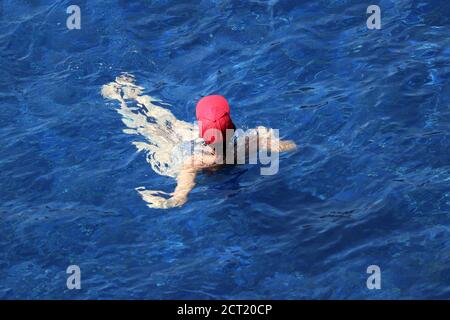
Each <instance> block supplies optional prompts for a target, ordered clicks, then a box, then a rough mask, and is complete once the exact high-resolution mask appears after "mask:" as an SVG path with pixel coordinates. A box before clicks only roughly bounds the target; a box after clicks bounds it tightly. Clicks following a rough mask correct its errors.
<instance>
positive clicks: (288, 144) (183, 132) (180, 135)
mask: <svg viewBox="0 0 450 320" xmlns="http://www.w3.org/2000/svg"><path fill="white" fill-rule="evenodd" d="M141 93H142V88H141V87H138V86H136V85H135V84H134V77H133V76H131V75H128V74H125V75H122V76H120V77H118V78H117V79H116V81H115V82H112V83H110V84H107V85H105V86H103V88H102V95H103V96H104V97H105V98H108V99H116V100H118V101H119V102H120V108H119V109H118V112H119V113H120V114H121V115H122V116H123V119H122V120H123V122H124V123H125V124H126V125H127V127H128V129H127V130H125V132H126V133H129V134H138V135H141V136H143V137H144V138H145V140H146V142H134V144H135V145H136V147H137V148H138V150H139V151H141V150H145V151H146V152H147V161H148V162H149V163H150V164H151V166H152V168H153V170H154V171H155V172H157V173H159V174H161V175H168V176H171V177H174V178H175V179H176V181H177V186H176V188H175V190H174V192H173V193H165V192H162V191H155V190H146V189H145V188H142V187H140V188H137V189H136V190H137V191H138V192H139V193H140V194H141V196H142V198H143V199H144V201H146V202H147V205H148V206H149V207H151V208H165V209H167V208H173V207H178V206H182V205H183V204H185V203H186V201H187V199H188V195H189V192H190V191H191V190H192V189H193V188H194V186H195V178H196V176H197V173H198V172H199V171H201V170H204V169H208V168H212V169H215V168H218V167H220V166H223V165H230V164H242V163H245V159H248V158H249V157H250V158H251V157H254V156H255V155H256V154H257V153H258V152H262V151H268V152H271V153H279V152H283V151H289V150H292V149H295V148H296V145H295V143H294V142H293V141H282V140H279V139H278V137H277V135H276V134H275V131H274V130H272V129H267V128H265V127H257V128H256V129H253V130H247V131H246V132H245V133H244V132H243V131H242V130H236V127H235V125H234V123H233V121H232V120H231V116H230V108H229V105H228V102H227V100H226V99H225V98H224V97H222V96H219V95H211V96H207V97H204V98H202V99H201V100H200V101H199V102H198V103H197V106H196V118H197V123H198V125H197V126H196V125H195V124H190V123H187V122H184V121H180V120H178V119H176V118H175V116H174V115H173V114H172V113H171V112H170V111H169V110H168V109H166V108H163V107H161V106H158V105H157V103H159V104H161V102H159V101H157V100H156V99H153V98H151V97H149V96H146V95H141ZM127 100H134V101H136V102H137V106H129V105H128V104H127V102H126V101H127ZM250 163H252V162H250ZM254 163H256V162H254Z"/></svg>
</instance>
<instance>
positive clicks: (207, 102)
mask: <svg viewBox="0 0 450 320" xmlns="http://www.w3.org/2000/svg"><path fill="white" fill-rule="evenodd" d="M196 117H197V121H198V123H199V132H200V138H203V139H205V142H206V143H207V144H210V143H217V142H221V141H222V140H223V139H224V138H225V137H226V130H227V129H236V127H235V126H234V124H233V121H231V117H230V107H229V106H228V102H227V100H226V99H225V98H224V97H222V96H219V95H213V96H206V97H204V98H202V99H200V101H199V102H198V103H197V107H196ZM209 129H216V130H218V131H220V132H221V133H222V137H220V135H218V134H215V133H214V131H213V130H211V131H210V132H208V134H207V135H206V131H208V130H209Z"/></svg>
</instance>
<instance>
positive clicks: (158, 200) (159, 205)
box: [136, 188, 187, 209]
mask: <svg viewBox="0 0 450 320" xmlns="http://www.w3.org/2000/svg"><path fill="white" fill-rule="evenodd" d="M136 190H137V191H138V192H139V193H140V195H141V197H142V199H143V200H144V201H145V202H146V203H147V206H148V207H149V208H153V209H170V208H175V207H181V206H182V205H183V204H185V203H186V201H187V196H184V195H174V194H173V193H172V194H170V193H166V192H163V191H157V190H145V189H144V188H137V189H136ZM163 195H164V196H166V197H164V196H163ZM167 196H170V197H169V198H167Z"/></svg>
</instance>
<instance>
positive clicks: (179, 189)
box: [165, 155, 216, 208]
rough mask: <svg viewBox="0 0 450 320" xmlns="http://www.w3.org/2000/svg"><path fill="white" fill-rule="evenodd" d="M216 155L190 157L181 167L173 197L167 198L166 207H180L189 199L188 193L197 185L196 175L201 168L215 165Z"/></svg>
mask: <svg viewBox="0 0 450 320" xmlns="http://www.w3.org/2000/svg"><path fill="white" fill-rule="evenodd" d="M215 160H216V158H215V156H213V155H202V156H192V157H190V158H189V159H188V160H187V161H186V162H185V163H184V164H183V167H182V168H181V170H180V172H179V174H178V176H177V186H176V188H175V190H174V192H173V193H172V197H170V198H169V199H167V203H166V204H165V208H172V207H180V206H182V205H184V204H185V203H186V201H187V199H188V195H189V193H190V192H191V190H192V189H194V187H195V177H196V176H197V172H198V171H199V170H201V169H204V168H208V167H211V166H214V164H215Z"/></svg>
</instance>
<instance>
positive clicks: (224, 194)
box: [0, 0, 450, 299]
mask: <svg viewBox="0 0 450 320" xmlns="http://www.w3.org/2000/svg"><path fill="white" fill-rule="evenodd" d="M75 2H76V4H77V5H78V6H79V7H80V9H81V29H79V30H77V29H75V30H69V29H68V28H67V26H66V19H67V18H68V17H69V14H67V13H66V9H67V7H68V6H69V5H71V4H74V3H72V1H65V0H64V1H50V0H48V1H44V0H37V1H26V0H2V1H1V3H0V26H1V28H0V50H1V51H0V52H1V54H0V57H1V59H0V107H1V113H0V144H1V147H0V214H1V219H0V298H2V299H14V298H21V299H120V298H125V299H231V298H233V299H243V298H246V299H263V298H265V299H268V298H273V299H308V298H309V299H310V298H313V299H423V298H425V299H431V298H441V299H448V298H450V133H449V128H450V99H449V98H450V81H449V79H450V41H449V32H450V2H448V1H444V0H442V1H437V0H435V1H431V0H430V1H412V0H395V1H394V0H392V1H389V0H381V1H377V2H378V3H377V4H378V5H379V6H380V8H381V29H379V30H369V29H368V28H367V26H366V19H367V18H368V17H369V15H368V14H367V13H366V9H367V6H368V5H369V3H368V2H364V1H345V0H342V1H338V0H323V1H287V0H284V1H282V0H280V1H277V0H270V1H219V0H216V1H214V0H211V1H207V0H202V1H187V0H183V1H164V0H160V1H129V0H127V1H125V0H110V1H83V0H78V1H75ZM124 72H126V73H130V74H133V75H134V76H135V77H136V81H137V83H138V84H139V85H140V86H142V88H144V93H145V94H147V95H150V96H152V97H156V98H158V99H160V100H161V101H163V102H164V103H165V104H167V105H169V106H168V108H169V109H170V110H171V112H172V113H173V114H174V115H175V116H176V117H177V118H178V119H181V120H184V121H188V122H193V121H194V120H195V112H194V110H195V104H196V102H197V101H198V99H199V98H201V97H202V96H204V95H207V94H211V93H217V94H222V95H224V96H226V97H227V98H228V99H229V101H230V104H231V108H232V115H233V119H234V122H235V123H236V125H237V126H239V127H242V128H252V127H255V126H257V125H263V126H266V127H271V128H277V129H279V130H280V135H281V136H282V137H283V138H286V139H292V140H294V141H295V142H296V143H297V145H298V146H299V148H298V150H296V151H295V152H292V153H286V154H282V155H281V157H280V168H279V172H278V173H277V174H275V175H272V176H264V175H261V174H260V168H259V167H258V166H255V165H241V166H236V167H229V168H225V169H224V170H221V171H218V172H213V173H211V172H207V173H204V174H201V175H200V176H199V177H198V179H197V186H196V188H195V189H194V190H193V192H192V193H191V196H190V198H189V201H188V202H187V203H186V204H185V205H184V206H183V207H181V208H175V209H170V210H160V209H151V208H148V207H147V206H146V203H145V202H144V201H143V200H142V199H141V197H140V195H139V193H138V192H136V190H135V189H136V187H139V186H144V187H146V188H148V189H159V190H164V191H166V192H171V191H172V190H173V188H174V187H175V180H174V179H172V178H170V177H167V176H162V175H158V174H156V173H155V172H154V171H152V169H151V167H150V166H149V164H148V163H147V161H146V154H145V153H144V152H137V150H136V148H135V146H134V145H133V144H132V142H133V141H135V139H136V137H133V136H132V135H129V134H126V133H125V132H123V130H124V124H123V122H122V119H121V117H120V116H119V115H118V114H117V112H116V110H115V109H114V104H113V103H111V102H108V101H106V100H105V99H103V97H102V95H101V88H102V86H103V85H105V84H107V83H110V82H111V81H114V79H115V78H116V77H117V76H119V75H120V74H123V73H124ZM69 265H78V266H79V267H80V270H81V289H80V290H69V289H68V288H67V286H66V280H67V277H68V276H69V275H68V274H67V273H66V269H67V267H68V266H69ZM371 265H376V266H379V268H380V272H381V289H373V290H369V289H368V288H367V286H366V281H367V278H368V277H369V276H370V274H368V273H367V268H368V266H371Z"/></svg>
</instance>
